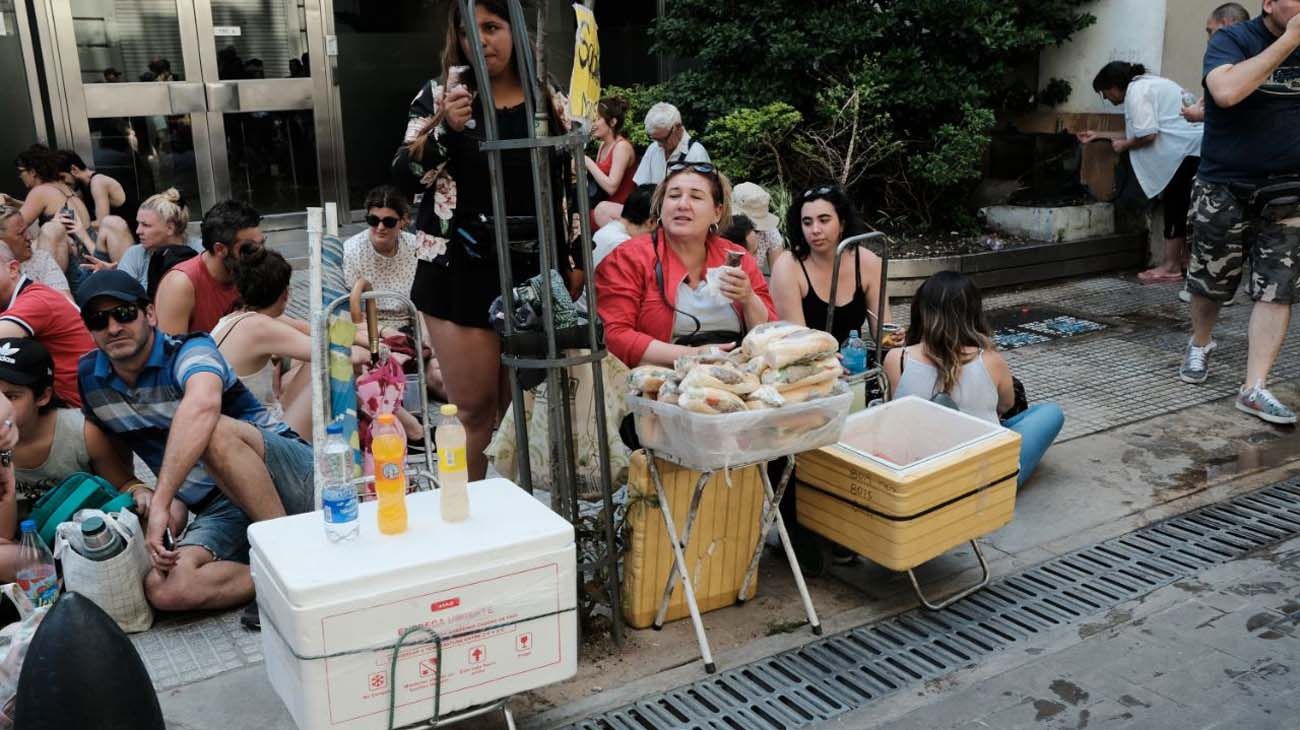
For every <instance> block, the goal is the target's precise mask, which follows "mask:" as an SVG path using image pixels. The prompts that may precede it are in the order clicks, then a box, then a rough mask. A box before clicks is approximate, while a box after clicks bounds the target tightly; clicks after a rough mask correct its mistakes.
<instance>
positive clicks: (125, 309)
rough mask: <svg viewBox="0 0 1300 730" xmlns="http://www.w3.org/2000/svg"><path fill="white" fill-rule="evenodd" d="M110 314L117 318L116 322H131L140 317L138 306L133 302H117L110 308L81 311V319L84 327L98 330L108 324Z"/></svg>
mask: <svg viewBox="0 0 1300 730" xmlns="http://www.w3.org/2000/svg"><path fill="white" fill-rule="evenodd" d="M110 316H111V317H112V318H113V319H115V320H117V323H118V324H131V323H132V322H134V321H136V320H137V319H139V318H140V307H138V306H136V305H134V304H119V305H117V306H116V307H113V308H112V309H102V310H100V311H98V312H82V313H81V321H82V322H85V323H86V329H88V330H90V331H91V332H98V331H100V330H102V329H104V328H105V327H107V326H108V318H109V317H110Z"/></svg>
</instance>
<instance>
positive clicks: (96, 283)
mask: <svg viewBox="0 0 1300 730" xmlns="http://www.w3.org/2000/svg"><path fill="white" fill-rule="evenodd" d="M97 297H112V298H113V299H118V300H120V301H123V302H127V303H129V304H137V303H139V302H147V301H149V295H148V294H145V292H144V287H142V286H140V282H138V281H136V279H135V277H134V276H131V275H130V274H128V273H126V272H125V271H118V270H117V269H108V270H106V271H96V272H95V273H93V274H91V275H90V276H87V277H86V279H85V281H83V282H81V286H79V287H77V306H78V307H80V308H82V309H85V308H86V307H87V306H89V305H90V302H91V301H92V300H94V299H95V298H97Z"/></svg>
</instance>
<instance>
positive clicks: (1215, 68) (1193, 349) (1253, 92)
mask: <svg viewBox="0 0 1300 730" xmlns="http://www.w3.org/2000/svg"><path fill="white" fill-rule="evenodd" d="M1297 49H1300V0H1265V2H1264V13H1263V15H1261V16H1260V17H1258V18H1255V19H1254V20H1251V21H1249V22H1246V23H1238V24H1236V25H1233V26H1231V27H1228V28H1224V29H1222V30H1220V31H1218V32H1217V33H1215V34H1214V35H1213V36H1212V37H1211V38H1210V45H1209V48H1208V49H1207V50H1206V52H1205V65H1204V71H1205V76H1204V85H1205V89H1206V92H1207V93H1206V95H1205V136H1204V142H1203V144H1202V149H1201V166H1200V169H1199V170H1198V171H1197V181H1196V185H1195V187H1194V189H1193V191H1192V209H1193V211H1194V212H1193V228H1194V242H1193V248H1192V257H1191V265H1190V267H1189V269H1188V272H1187V289H1188V291H1190V292H1191V294H1192V339H1191V341H1190V342H1189V343H1188V346H1187V354H1186V355H1185V356H1184V358H1183V364H1182V367H1180V368H1179V370H1178V375H1179V377H1180V378H1181V379H1182V380H1183V381H1185V382H1188V383H1203V382H1205V380H1206V378H1207V377H1208V376H1209V367H1208V366H1209V358H1210V354H1211V353H1212V352H1214V349H1215V343H1214V340H1213V339H1212V337H1211V335H1212V332H1213V330H1214V324H1215V322H1216V321H1217V320H1218V317H1219V308H1220V307H1221V306H1222V305H1223V304H1224V303H1225V302H1227V301H1229V300H1230V299H1232V297H1233V295H1234V294H1235V293H1236V291H1237V287H1238V286H1239V285H1240V283H1241V279H1242V265H1243V262H1244V261H1246V260H1249V262H1250V276H1249V279H1248V281H1247V282H1246V291H1247V293H1248V294H1249V295H1250V297H1251V299H1253V300H1254V301H1255V305H1254V309H1253V310H1252V312H1251V316H1250V332H1249V344H1248V347H1249V351H1248V353H1247V358H1246V381H1245V384H1244V385H1243V386H1242V388H1241V391H1240V393H1239V394H1238V396H1237V408H1238V409H1239V410H1242V411H1245V412H1246V413H1249V414H1251V415H1254V416H1257V417H1259V418H1261V419H1263V420H1265V421H1268V422H1269V423H1279V424H1290V423H1295V422H1296V414H1295V412H1294V411H1292V410H1291V409H1290V408H1288V407H1287V406H1285V405H1283V404H1282V403H1281V402H1280V401H1278V399H1277V398H1275V397H1274V396H1273V394H1272V393H1270V392H1269V391H1268V389H1267V388H1266V387H1265V385H1266V384H1267V380H1268V374H1269V371H1271V370H1272V369H1273V363H1274V361H1275V360H1276V359H1277V355H1278V352H1279V351H1280V350H1281V349H1282V342H1283V340H1284V339H1285V337H1286V331H1287V327H1288V325H1289V324H1290V321H1291V305H1292V304H1293V303H1294V302H1295V301H1296V299H1297V297H1298V295H1300V50H1297Z"/></svg>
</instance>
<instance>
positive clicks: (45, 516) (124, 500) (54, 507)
mask: <svg viewBox="0 0 1300 730" xmlns="http://www.w3.org/2000/svg"><path fill="white" fill-rule="evenodd" d="M134 502H135V500H134V498H132V496H131V495H130V494H123V493H121V492H119V491H117V490H116V489H114V488H113V485H111V484H109V483H108V482H106V481H104V480H103V479H101V478H100V477H97V476H95V475H94V474H87V473H85V472H81V471H79V472H76V473H74V474H72V475H70V476H69V477H68V478H67V479H64V480H63V482H62V483H60V484H59V486H57V487H55V488H54V489H51V490H50V491H48V492H46V493H45V494H44V495H42V496H41V498H40V499H38V500H36V504H34V505H32V513H31V515H29V519H32V520H35V521H36V530H37V532H38V533H39V534H40V536H41V539H42V540H44V541H45V544H46V545H53V544H54V533H55V531H56V530H58V528H59V524H60V523H63V522H67V521H68V520H71V519H72V515H73V513H75V512H76V511H77V510H80V509H98V510H103V511H104V512H120V511H121V510H123V509H125V508H127V507H130V506H131V505H132V504H134Z"/></svg>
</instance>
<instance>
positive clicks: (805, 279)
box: [795, 256, 816, 296]
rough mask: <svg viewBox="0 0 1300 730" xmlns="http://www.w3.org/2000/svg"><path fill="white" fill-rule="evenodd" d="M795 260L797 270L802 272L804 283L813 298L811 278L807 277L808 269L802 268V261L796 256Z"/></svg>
mask: <svg viewBox="0 0 1300 730" xmlns="http://www.w3.org/2000/svg"><path fill="white" fill-rule="evenodd" d="M795 260H796V261H798V262H799V268H800V269H801V270H803V278H804V281H807V282H808V291H810V292H812V293H813V295H814V296H815V295H816V292H814V291H813V285H812V278H811V277H810V276H808V267H807V266H804V263H803V259H801V258H799V257H798V256H796V257H795Z"/></svg>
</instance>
